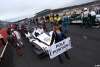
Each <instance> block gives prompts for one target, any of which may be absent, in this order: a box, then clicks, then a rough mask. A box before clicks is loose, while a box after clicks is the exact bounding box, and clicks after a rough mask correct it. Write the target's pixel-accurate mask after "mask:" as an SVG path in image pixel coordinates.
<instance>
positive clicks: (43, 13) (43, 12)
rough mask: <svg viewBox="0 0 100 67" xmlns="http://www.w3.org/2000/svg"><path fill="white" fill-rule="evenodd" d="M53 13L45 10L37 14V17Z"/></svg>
mask: <svg viewBox="0 0 100 67" xmlns="http://www.w3.org/2000/svg"><path fill="white" fill-rule="evenodd" d="M51 12H52V10H51V9H45V10H42V11H40V12H38V13H36V15H35V17H41V16H45V15H47V14H49V13H51Z"/></svg>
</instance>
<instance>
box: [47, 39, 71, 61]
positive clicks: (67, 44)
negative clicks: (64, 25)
mask: <svg viewBox="0 0 100 67" xmlns="http://www.w3.org/2000/svg"><path fill="white" fill-rule="evenodd" d="M70 48H71V39H70V37H68V38H66V39H64V40H62V41H60V42H58V43H56V44H53V45H51V46H49V56H50V59H53V58H54V57H56V56H58V55H60V54H62V53H64V52H65V51H67V50H69V49H70Z"/></svg>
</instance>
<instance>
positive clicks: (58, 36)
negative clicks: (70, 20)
mask: <svg viewBox="0 0 100 67" xmlns="http://www.w3.org/2000/svg"><path fill="white" fill-rule="evenodd" d="M59 28H60V24H59V23H58V22H55V23H54V26H53V34H52V38H51V43H50V45H52V44H53V42H54V41H55V43H58V42H60V41H62V40H63V39H65V38H66V36H65V35H64V33H63V32H61V30H60V29H59ZM64 54H65V56H66V57H67V58H68V59H70V58H69V56H68V55H67V52H64ZM58 57H59V60H60V62H61V63H63V61H62V59H61V57H60V55H59V56H58Z"/></svg>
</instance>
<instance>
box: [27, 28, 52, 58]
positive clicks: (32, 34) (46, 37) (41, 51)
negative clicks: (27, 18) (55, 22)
mask: <svg viewBox="0 0 100 67" xmlns="http://www.w3.org/2000/svg"><path fill="white" fill-rule="evenodd" d="M25 35H26V37H27V38H28V40H29V42H30V45H31V46H32V48H33V50H34V51H35V52H36V54H37V55H38V56H39V57H43V56H45V55H48V50H49V49H48V47H49V46H50V42H51V36H52V31H50V32H48V33H45V32H44V31H43V29H40V28H37V29H36V28H31V29H30V30H29V32H28V33H27V34H25Z"/></svg>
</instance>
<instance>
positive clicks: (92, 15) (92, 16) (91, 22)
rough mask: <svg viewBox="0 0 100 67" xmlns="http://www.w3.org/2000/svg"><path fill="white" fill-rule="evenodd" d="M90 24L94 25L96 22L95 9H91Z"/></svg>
mask: <svg viewBox="0 0 100 67" xmlns="http://www.w3.org/2000/svg"><path fill="white" fill-rule="evenodd" d="M90 16H91V18H90V26H93V25H94V23H95V19H96V13H95V11H93V10H90Z"/></svg>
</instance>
